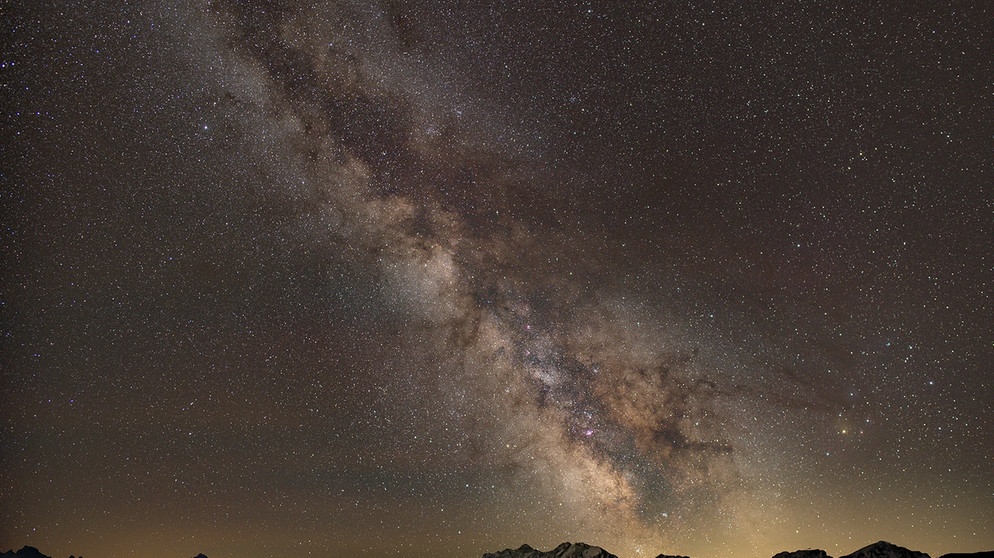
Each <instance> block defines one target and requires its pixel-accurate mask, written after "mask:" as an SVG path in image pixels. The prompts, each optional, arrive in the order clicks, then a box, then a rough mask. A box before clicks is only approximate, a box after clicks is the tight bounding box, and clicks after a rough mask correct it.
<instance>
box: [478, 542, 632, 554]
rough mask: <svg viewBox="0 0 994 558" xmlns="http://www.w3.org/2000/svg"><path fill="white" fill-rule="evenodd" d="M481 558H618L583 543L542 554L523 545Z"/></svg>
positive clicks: (558, 547) (560, 547)
mask: <svg viewBox="0 0 994 558" xmlns="http://www.w3.org/2000/svg"><path fill="white" fill-rule="evenodd" d="M483 558H618V557H617V556H615V555H614V554H611V553H610V552H608V551H606V550H604V549H603V548H601V547H599V546H590V545H589V544H585V543H568V542H564V543H563V544H561V545H559V546H557V547H556V548H554V549H552V550H550V551H548V552H542V551H541V550H535V549H534V548H532V547H530V546H528V545H527V544H523V545H521V546H520V547H518V548H517V549H516V550H511V549H510V548H508V549H505V550H501V551H500V552H494V553H488V554H484V555H483Z"/></svg>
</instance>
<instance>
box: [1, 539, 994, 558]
mask: <svg viewBox="0 0 994 558" xmlns="http://www.w3.org/2000/svg"><path fill="white" fill-rule="evenodd" d="M0 558H51V557H49V556H46V555H44V554H42V553H41V552H39V551H38V549H37V548H35V547H33V546H25V547H23V548H21V549H20V550H18V551H17V552H14V551H13V550H8V551H7V552H4V553H0ZM69 558H76V557H75V556H70V557H69ZM78 558H83V557H82V556H79V557H78ZM193 558H207V557H206V556H204V555H203V554H198V555H196V556H194V557H193ZM483 558H618V557H617V556H615V555H614V554H611V553H610V552H608V551H606V550H604V549H603V548H601V547H599V546H591V545H589V544H585V543H582V542H578V543H569V542H564V543H563V544H561V545H559V546H557V547H556V548H553V549H552V550H549V551H545V552H543V551H541V550H535V549H534V548H532V547H530V546H528V545H527V544H523V545H521V546H520V547H518V548H516V549H514V550H512V549H510V548H508V549H505V550H501V551H500V552H493V553H486V554H484V555H483ZM656 558H687V556H673V555H669V554H660V555H658V556H656ZM773 558H832V557H831V556H829V555H828V553H826V552H825V551H824V550H795V551H793V552H781V553H779V554H776V555H774V556H773ZM839 558H931V557H930V556H929V555H928V554H925V553H924V552H918V551H917V550H908V549H907V548H904V547H901V546H897V545H896V544H891V543H889V542H885V541H880V542H875V543H873V544H871V545H869V546H864V547H863V548H861V549H859V550H857V551H856V552H853V553H852V554H847V555H845V556H840V557H839ZM939 558H994V551H986V552H972V553H957V554H943V555H942V556H939Z"/></svg>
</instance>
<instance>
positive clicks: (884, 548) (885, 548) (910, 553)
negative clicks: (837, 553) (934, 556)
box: [842, 541, 931, 558]
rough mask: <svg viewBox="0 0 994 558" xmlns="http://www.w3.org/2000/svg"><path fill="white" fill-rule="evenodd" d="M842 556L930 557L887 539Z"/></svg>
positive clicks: (853, 557)
mask: <svg viewBox="0 0 994 558" xmlns="http://www.w3.org/2000/svg"><path fill="white" fill-rule="evenodd" d="M842 558H931V557H930V556H929V555H928V554H925V553H924V552H919V551H917V550H908V549H907V548H904V547H903V546H897V545H896V544H893V543H889V542H887V541H877V542H875V543H873V544H871V545H869V546H864V547H863V548H861V549H859V550H857V551H856V552H853V553H852V554H847V555H845V556H843V557H842Z"/></svg>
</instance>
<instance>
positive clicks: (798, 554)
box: [773, 549, 832, 558]
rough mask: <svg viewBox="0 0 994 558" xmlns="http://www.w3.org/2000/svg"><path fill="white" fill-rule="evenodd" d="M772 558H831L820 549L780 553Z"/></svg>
mask: <svg viewBox="0 0 994 558" xmlns="http://www.w3.org/2000/svg"><path fill="white" fill-rule="evenodd" d="M773 558H832V557H831V556H829V555H828V553H827V552H825V551H824V550H821V549H807V550H795V551H793V552H780V553H778V554H775V555H773Z"/></svg>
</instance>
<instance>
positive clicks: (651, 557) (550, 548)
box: [0, 540, 994, 558]
mask: <svg viewBox="0 0 994 558" xmlns="http://www.w3.org/2000/svg"><path fill="white" fill-rule="evenodd" d="M570 544H579V545H584V546H588V547H594V548H600V549H602V550H604V551H606V552H608V553H611V554H615V553H614V552H612V551H611V549H609V548H604V547H602V546H599V545H597V544H592V543H591V544H588V543H585V542H582V541H573V542H570V541H563V542H561V543H559V544H556V545H553V546H548V547H546V546H539V547H535V546H532V545H530V544H528V543H522V544H521V545H517V546H511V547H506V548H502V549H499V550H491V551H486V552H484V553H481V554H480V555H479V556H483V555H484V554H487V553H501V552H505V551H508V550H511V551H514V550H519V549H521V548H523V547H525V546H527V547H529V548H531V549H533V550H538V551H540V552H551V551H553V550H555V549H557V548H558V547H559V546H562V545H570ZM880 544H887V545H894V546H897V547H900V548H904V549H906V550H909V551H912V552H925V554H927V555H929V556H931V557H932V558H941V557H942V556H945V555H950V554H979V553H985V552H986V553H994V550H977V551H972V552H965V553H959V552H942V553H936V554H933V553H929V552H926V551H923V550H921V549H918V548H911V547H906V546H904V545H901V544H897V543H892V542H890V541H885V540H878V541H875V542H872V543H868V544H865V545H863V546H860V547H859V548H856V549H853V550H851V551H849V552H846V553H845V554H833V553H832V552H829V551H826V550H825V549H824V548H798V549H793V550H786V549H785V550H783V551H780V552H802V551H805V550H821V551H825V552H826V554H827V555H828V557H829V558H842V557H844V556H847V555H849V554H853V553H856V552H859V551H862V550H865V549H868V548H871V547H873V546H876V545H880ZM24 546H26V547H31V548H34V549H35V550H38V551H39V552H40V553H41V554H42V555H45V556H49V558H58V557H57V556H56V555H48V554H46V553H45V552H44V551H42V550H41V549H39V548H37V547H34V546H32V545H24ZM20 550H24V548H23V547H22V548H20V549H18V551H20ZM18 551H14V550H13V549H10V550H7V551H3V549H2V547H0V552H5V553H6V552H18ZM780 552H778V553H777V554H779V553H780ZM200 555H204V556H206V557H207V558H211V555H210V554H207V553H203V552H198V553H197V554H195V555H194V558H195V557H196V556H200ZM331 555H334V554H333V553H332V554H329V556H331ZM615 555H616V556H618V558H628V557H626V556H623V555H618V554H615ZM659 555H667V556H679V554H677V553H672V552H656V553H648V554H644V556H647V557H649V558H655V557H656V556H659ZM775 555H776V554H774V555H771V556H769V557H768V558H773V557H774V556H775ZM75 556H78V557H79V558H83V556H84V555H82V554H76V555H75ZM432 556H437V554H432ZM639 556H642V555H641V554H640V555H639ZM735 556H739V555H735ZM109 558H114V557H109ZM687 558H695V557H694V556H692V555H691V556H687ZM740 558H746V557H740Z"/></svg>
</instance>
